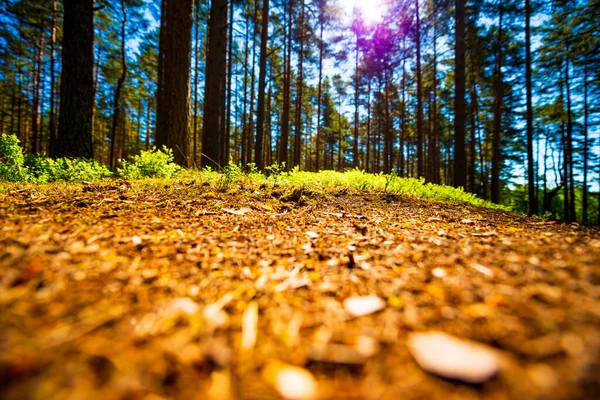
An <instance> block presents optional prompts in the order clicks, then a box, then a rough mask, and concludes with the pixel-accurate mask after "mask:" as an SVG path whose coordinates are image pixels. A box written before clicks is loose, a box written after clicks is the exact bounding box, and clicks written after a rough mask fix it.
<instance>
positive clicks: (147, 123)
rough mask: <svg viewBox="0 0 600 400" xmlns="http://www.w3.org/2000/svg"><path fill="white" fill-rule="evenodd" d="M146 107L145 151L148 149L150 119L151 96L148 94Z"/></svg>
mask: <svg viewBox="0 0 600 400" xmlns="http://www.w3.org/2000/svg"><path fill="white" fill-rule="evenodd" d="M147 105H148V109H147V110H146V151H149V150H150V134H151V132H150V123H151V119H152V97H150V96H148V104H147Z"/></svg>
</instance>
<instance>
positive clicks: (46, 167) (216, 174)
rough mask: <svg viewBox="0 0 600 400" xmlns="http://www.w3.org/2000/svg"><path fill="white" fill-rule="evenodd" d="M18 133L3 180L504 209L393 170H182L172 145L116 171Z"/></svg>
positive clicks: (1, 164)
mask: <svg viewBox="0 0 600 400" xmlns="http://www.w3.org/2000/svg"><path fill="white" fill-rule="evenodd" d="M18 143H19V142H18V140H17V138H16V137H15V136H14V135H2V136H1V137H0V182H1V181H8V182H29V183H34V184H44V183H49V182H82V181H98V180H101V179H104V178H109V177H119V178H123V179H127V180H136V179H143V178H151V179H148V180H147V181H146V182H145V183H147V184H149V185H153V184H156V185H162V184H163V183H164V182H165V180H167V179H171V180H172V179H176V180H178V181H188V182H198V181H200V182H201V183H208V184H210V185H211V186H212V187H213V189H214V190H215V192H218V193H226V192H228V191H229V190H231V189H232V188H234V185H240V184H242V185H243V184H253V185H254V184H256V185H258V186H265V187H271V188H274V187H276V186H285V187H288V188H289V189H290V190H291V191H294V190H296V189H307V190H309V189H310V191H313V192H315V191H316V192H318V191H320V190H323V189H331V188H340V189H342V188H351V189H355V190H358V191H376V192H384V193H391V194H398V195H404V196H415V197H423V198H430V199H438V200H445V201H453V202H461V203H469V204H472V205H474V206H479V207H487V208H495V209H504V210H508V208H507V207H506V206H500V205H497V204H493V203H491V202H489V201H486V200H483V199H481V198H478V197H477V196H476V195H474V194H472V193H466V192H465V191H464V190H463V189H462V188H458V189H457V188H454V187H450V186H445V185H435V184H431V183H426V182H425V180H424V179H422V178H421V179H416V178H401V177H399V176H397V175H396V174H395V173H392V174H387V175H386V174H383V173H379V174H372V173H366V172H365V171H362V170H359V169H352V170H348V171H344V172H338V171H320V172H306V171H300V170H299V169H298V168H294V169H293V170H291V171H286V170H285V165H281V164H274V165H271V166H269V167H266V168H265V171H264V172H259V171H258V170H257V169H256V167H255V166H254V165H253V164H249V165H248V166H247V168H246V169H245V170H242V169H241V168H240V167H239V166H237V165H236V164H234V163H232V162H230V163H229V164H228V165H226V166H225V167H224V168H222V169H220V170H219V171H216V170H213V169H211V168H208V167H207V168H204V169H202V170H184V169H182V168H181V167H179V166H178V165H176V164H175V163H174V162H173V153H172V151H171V150H170V149H167V148H163V149H162V150H158V149H156V148H153V149H152V150H150V151H142V152H141V153H140V154H139V155H136V156H133V157H132V158H131V159H130V160H120V164H121V167H120V168H117V172H116V174H113V173H111V172H110V170H109V169H108V168H107V167H106V166H104V165H101V164H99V163H97V162H96V161H93V160H81V159H74V160H73V159H67V158H58V159H52V158H48V157H45V156H43V155H42V156H32V155H27V156H25V155H24V154H23V152H22V150H21V148H20V146H19V144H18Z"/></svg>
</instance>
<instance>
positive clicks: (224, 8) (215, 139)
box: [200, 0, 229, 167]
mask: <svg viewBox="0 0 600 400" xmlns="http://www.w3.org/2000/svg"><path fill="white" fill-rule="evenodd" d="M228 9H229V6H228V2H227V0H213V1H212V3H211V9H210V23H209V25H208V29H209V32H208V53H207V55H206V74H205V82H206V86H205V92H204V117H203V127H202V156H201V158H200V164H201V165H202V166H206V165H209V166H213V167H223V166H224V165H223V163H222V161H223V154H222V150H223V140H224V135H225V126H224V125H223V122H224V121H223V120H224V118H223V115H224V113H225V92H226V89H227V88H226V70H227V13H228Z"/></svg>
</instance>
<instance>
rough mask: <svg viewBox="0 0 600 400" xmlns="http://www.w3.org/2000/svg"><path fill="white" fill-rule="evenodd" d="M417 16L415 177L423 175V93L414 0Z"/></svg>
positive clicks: (417, 34) (417, 32) (419, 36)
mask: <svg viewBox="0 0 600 400" xmlns="http://www.w3.org/2000/svg"><path fill="white" fill-rule="evenodd" d="M415 14H416V17H417V26H416V27H415V30H416V39H415V42H416V43H415V44H416V47H417V48H416V58H417V60H416V63H417V177H419V178H420V177H422V176H424V175H425V171H424V168H423V161H424V160H423V99H422V97H423V95H422V83H421V20H420V18H419V0H415Z"/></svg>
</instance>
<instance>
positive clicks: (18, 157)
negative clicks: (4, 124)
mask: <svg viewBox="0 0 600 400" xmlns="http://www.w3.org/2000/svg"><path fill="white" fill-rule="evenodd" d="M24 162H25V156H24V155H23V150H21V147H20V146H19V139H17V137H16V136H15V135H7V134H5V133H3V134H2V136H0V181H9V182H23V181H26V180H28V174H27V169H26V168H25V167H24V165H23V164H24Z"/></svg>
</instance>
